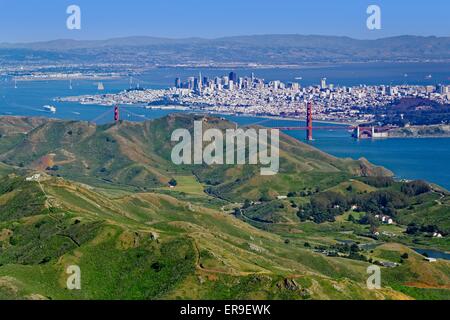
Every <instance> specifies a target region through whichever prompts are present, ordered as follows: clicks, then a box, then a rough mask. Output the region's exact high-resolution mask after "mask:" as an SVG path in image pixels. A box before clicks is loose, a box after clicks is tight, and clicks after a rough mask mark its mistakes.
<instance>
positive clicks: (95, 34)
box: [0, 0, 450, 42]
mask: <svg viewBox="0 0 450 320" xmlns="http://www.w3.org/2000/svg"><path fill="white" fill-rule="evenodd" d="M71 4H76V5H79V6H80V7H81V10H82V29H81V30H72V31H69V30H67V28H66V19H67V17H68V15H67V14H66V9H67V6H68V5H71ZM370 4H377V5H379V6H380V7H381V10H382V29H381V30H374V31H369V30H368V29H367V28H366V19H367V14H366V9H367V7H368V5H370ZM449 12H450V1H448V0H409V1H408V0H372V1H367V0H314V1H313V0H309V1H306V0H270V1H268V0H219V1H218V0H71V1H67V0H0V42H30V41H41V40H53V39H61V38H72V39H106V38H112V37H120V36H131V35H148V36H159V37H170V38H184V37H205V38H215V37H222V36H232V35H249V34H274V33H278V34H279V33H290V34H292V33H297V34H325V35H345V36H351V37H354V38H363V39H372V38H380V37H386V36H395V35H404V34H412V35H436V36H449V35H450V19H449V17H448V13H449Z"/></svg>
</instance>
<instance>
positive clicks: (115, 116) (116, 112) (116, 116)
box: [114, 106, 120, 122]
mask: <svg viewBox="0 0 450 320" xmlns="http://www.w3.org/2000/svg"><path fill="white" fill-rule="evenodd" d="M119 120H120V116H119V106H115V107H114V121H115V122H119Z"/></svg>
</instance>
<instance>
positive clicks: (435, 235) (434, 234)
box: [433, 232, 442, 238]
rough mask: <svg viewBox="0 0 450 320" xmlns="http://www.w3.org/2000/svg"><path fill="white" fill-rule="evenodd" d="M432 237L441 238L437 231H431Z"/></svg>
mask: <svg viewBox="0 0 450 320" xmlns="http://www.w3.org/2000/svg"><path fill="white" fill-rule="evenodd" d="M433 237H434V238H442V234H440V233H439V232H435V233H433Z"/></svg>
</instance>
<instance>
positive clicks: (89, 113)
mask: <svg viewBox="0 0 450 320" xmlns="http://www.w3.org/2000/svg"><path fill="white" fill-rule="evenodd" d="M447 67H448V66H447ZM413 68H415V69H414V70H419V71H416V72H412V71H409V70H412V69H413ZM386 70H387V71H386ZM446 70H448V68H442V65H441V67H440V68H437V66H434V65H424V64H420V65H419V67H415V66H414V65H404V66H403V68H402V66H398V65H395V66H394V65H393V66H392V67H391V68H387V69H386V68H385V70H384V75H381V74H379V73H378V71H377V69H376V68H372V69H371V68H367V67H362V66H355V67H354V68H353V69H352V68H344V67H342V68H339V67H335V68H325V69H321V68H318V69H305V70H302V71H300V70H292V69H274V70H241V71H239V72H242V73H249V72H255V73H256V74H257V75H258V76H260V77H264V78H266V79H281V80H283V81H289V80H292V78H293V77H294V76H301V75H302V74H303V80H300V82H301V83H302V84H311V83H313V81H316V82H318V81H319V80H320V77H321V76H325V75H326V76H327V78H328V79H329V80H330V81H333V82H335V83H336V84H339V85H356V84H357V83H358V81H361V82H364V83H365V82H366V81H369V80H367V79H369V78H370V76H371V75H372V76H373V79H374V80H372V82H371V83H370V84H391V83H392V84H404V83H408V84H419V85H424V84H436V82H439V81H445V80H446V78H445V75H447V73H446ZM193 72H195V71H193V70H192V69H188V70H186V69H164V70H160V69H157V70H155V73H154V74H151V75H143V76H141V77H139V78H136V80H135V84H138V83H139V85H140V86H143V87H146V88H165V87H167V86H168V85H171V84H172V82H173V78H174V76H183V75H188V74H192V73H193ZM202 72H203V73H204V74H205V75H210V76H212V75H214V74H221V73H223V72H224V71H223V70H216V69H212V70H202ZM300 72H301V73H302V74H299V73H300ZM372 73H373V74H372ZM404 74H408V77H405V76H404ZM428 74H433V79H427V78H426V75H428ZM352 75H354V77H352ZM447 79H448V78H447ZM128 81H129V80H128V79H115V80H107V81H103V84H104V86H105V91H103V92H99V91H98V87H97V83H96V82H94V81H83V80H80V81H74V82H73V84H72V87H73V89H70V88H69V82H68V81H23V82H19V83H18V84H17V89H15V88H14V83H13V82H11V81H3V82H1V83H0V115H19V116H45V117H55V118H60V119H70V120H85V121H92V120H94V119H97V121H98V122H99V123H106V122H109V121H111V120H112V118H111V117H112V116H111V115H110V114H109V115H105V116H104V117H100V116H101V115H102V114H104V113H105V112H106V111H108V108H109V109H111V108H110V107H103V106H92V105H80V104H78V103H56V104H55V102H54V101H53V99H54V98H56V97H65V96H70V95H81V94H99V93H117V92H120V91H122V90H124V89H126V88H127V87H128V85H129V83H128ZM409 81H410V82H409ZM44 105H55V106H56V107H57V111H56V113H54V114H53V113H51V112H48V111H46V110H44V109H43V106H44ZM126 109H127V110H129V111H130V113H128V114H123V118H124V119H125V120H127V119H129V120H132V121H142V120H145V119H153V118H158V117H162V116H164V115H167V114H169V113H173V112H178V111H173V110H146V109H144V108H142V107H139V106H127V107H126ZM124 116H125V117H124ZM226 117H227V118H229V119H230V120H232V121H236V122H238V123H240V124H242V125H244V124H252V123H256V122H259V121H261V119H257V118H253V117H244V116H239V117H236V116H226ZM292 123H293V122H292V121H289V120H273V119H272V120H270V121H268V122H265V123H264V125H265V126H274V127H275V126H276V127H279V126H291V125H292ZM297 125H304V123H301V124H300V123H296V124H295V126H297ZM327 125H328V126H334V124H327ZM321 126H322V125H321ZM286 133H287V134H289V135H292V136H293V137H295V138H298V139H299V140H304V138H305V132H303V131H301V132H300V131H289V132H286ZM314 137H315V140H314V141H313V142H311V143H312V145H314V146H316V147H317V148H319V149H321V150H323V151H325V152H327V153H330V154H333V155H335V156H337V157H351V158H354V159H356V158H360V157H365V158H367V159H368V160H369V161H371V162H373V163H374V164H377V165H381V166H385V167H386V168H388V169H390V170H391V171H393V172H394V173H395V174H396V176H397V177H398V178H404V179H425V180H428V181H430V182H433V183H436V184H439V185H441V186H443V187H446V188H447V189H450V170H449V169H448V163H450V148H449V147H448V146H449V145H450V138H423V139H384V140H383V139H380V140H359V141H358V140H355V139H353V138H351V136H350V133H348V132H347V131H345V130H339V131H328V130H320V131H315V133H314Z"/></svg>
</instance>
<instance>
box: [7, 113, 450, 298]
mask: <svg viewBox="0 0 450 320" xmlns="http://www.w3.org/2000/svg"><path fill="white" fill-rule="evenodd" d="M195 118H196V116H185V115H177V116H168V117H166V118H163V119H158V120H154V121H149V122H144V123H128V122H122V123H120V124H119V125H105V126H95V125H93V124H88V123H83V122H65V121H59V120H49V121H44V122H42V123H34V124H32V125H30V126H28V127H26V128H25V129H21V130H17V129H15V128H14V121H18V124H22V123H23V121H24V120H23V119H18V120H16V119H14V118H9V119H8V122H7V123H8V126H5V127H4V128H2V129H0V130H4V131H3V135H2V137H1V138H0V146H4V147H5V149H7V150H6V151H5V152H2V154H1V156H0V158H1V161H3V164H1V165H0V176H1V177H2V178H1V179H0V298H4V299H23V298H25V299H412V298H417V299H436V298H446V299H448V298H449V296H450V287H449V283H450V263H449V262H447V261H444V260H439V261H438V262H436V263H433V264H431V263H429V262H426V261H424V259H423V257H421V256H419V255H417V254H415V253H414V252H413V251H412V250H411V249H410V247H412V246H420V247H423V248H437V249H441V250H449V249H448V243H447V242H448V241H447V238H446V237H444V238H442V239H432V238H428V237H427V236H426V235H425V234H424V233H423V232H421V231H419V232H418V233H416V234H414V235H408V234H406V233H405V230H406V225H405V224H408V223H411V222H415V223H417V224H418V225H423V224H425V223H426V222H427V221H428V219H434V220H433V222H436V224H437V225H438V227H439V228H441V229H442V230H443V231H445V230H444V229H445V228H446V227H445V226H446V224H447V223H448V219H447V218H446V213H448V196H447V195H446V194H444V193H441V192H443V191H439V190H434V189H430V190H422V189H421V188H422V185H421V184H419V183H417V184H414V185H407V186H405V185H404V184H403V183H400V182H395V181H393V180H392V179H390V178H388V177H387V176H389V172H387V171H385V170H383V169H382V168H377V167H374V166H372V165H371V164H369V163H367V161H365V160H361V161H353V160H342V159H337V158H334V157H331V156H329V155H327V154H324V153H322V152H320V151H319V150H316V149H314V148H312V147H310V146H308V145H305V144H303V143H300V142H298V141H295V140H294V139H291V138H289V137H287V136H284V135H283V136H282V137H281V140H280V149H281V160H280V168H281V169H280V174H278V175H276V176H272V177H262V176H260V175H259V174H257V170H258V168H257V167H253V166H216V167H204V166H200V167H196V166H182V167H177V166H175V165H173V164H172V162H171V161H170V151H171V149H172V146H173V144H172V143H171V142H170V134H171V133H172V131H173V130H174V129H176V128H180V127H181V128H189V129H192V123H193V120H194V119H195ZM1 123H3V122H1ZM26 123H33V122H32V121H31V122H26ZM205 126H211V127H220V128H224V129H225V128H230V127H234V126H233V124H231V123H228V122H226V121H222V120H219V119H215V118H208V119H207V121H206V122H205ZM0 127H2V125H1V124H0ZM258 173H259V172H258ZM35 174H37V175H35ZM171 179H174V180H176V181H177V184H176V186H175V187H173V188H170V187H168V182H169V181H170V180H171ZM419 191H420V192H419ZM416 192H417V193H418V194H417V195H416V194H415V193H416ZM280 195H281V196H285V195H289V197H288V198H284V197H282V198H280V199H276V197H277V196H280ZM337 195H340V196H337ZM400 200H401V201H403V202H404V203H403V202H401V201H400ZM361 201H364V202H361ZM338 203H339V204H340V206H338V205H337V204H338ZM350 203H358V204H359V206H360V209H362V208H364V209H367V210H372V209H373V210H378V209H379V210H388V209H389V210H394V211H393V214H395V215H396V219H398V220H399V224H396V225H394V226H384V225H380V226H378V228H379V230H380V231H384V230H387V231H389V232H390V233H396V234H397V236H395V237H387V236H383V235H381V236H380V237H379V238H377V239H375V238H373V237H372V235H370V228H371V226H370V225H368V224H362V223H357V222H355V221H350V220H349V219H348V217H349V215H354V216H355V217H357V218H362V217H364V216H365V215H367V214H368V212H363V211H361V210H359V209H358V210H357V211H358V212H356V211H352V209H349V210H346V208H345V206H346V205H348V204H350ZM364 203H367V204H371V206H369V205H367V206H364V205H363V204H364ZM322 205H324V207H321V206H322ZM404 205H406V206H404ZM316 206H317V208H319V207H320V208H322V209H320V210H319V211H314V210H315V208H316ZM424 207H427V208H429V210H428V211H427V214H426V217H427V218H426V219H424V218H423V217H422V216H421V214H420V213H421V210H422V209H423V208H424ZM310 209H311V211H308V210H310ZM322 217H325V218H326V219H325V220H324V221H321V220H320V218H322ZM439 217H443V219H444V221H441V220H440V219H441V218H439ZM403 220H405V221H403ZM430 221H431V220H430ZM400 223H402V224H400ZM348 243H354V244H359V245H360V247H358V249H356V248H355V247H354V246H352V247H351V248H350V245H349V244H348ZM366 248H367V249H366ZM371 248H373V249H371ZM404 253H408V255H409V257H408V258H402V256H404ZM386 261H391V262H397V263H399V266H398V267H397V268H384V267H383V268H382V279H383V288H382V289H381V290H375V291H372V290H368V289H367V287H366V279H367V277H368V275H367V273H366V269H367V267H368V266H369V265H371V264H373V263H376V262H386ZM70 265H78V266H79V267H80V269H81V272H82V273H81V274H82V276H81V285H82V289H81V290H74V291H70V290H68V289H67V288H66V280H67V277H68V275H67V274H66V269H67V267H68V266H70Z"/></svg>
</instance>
